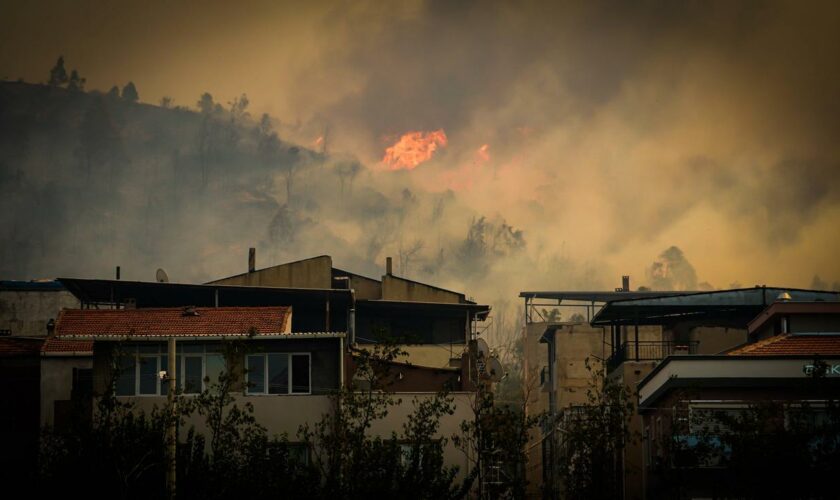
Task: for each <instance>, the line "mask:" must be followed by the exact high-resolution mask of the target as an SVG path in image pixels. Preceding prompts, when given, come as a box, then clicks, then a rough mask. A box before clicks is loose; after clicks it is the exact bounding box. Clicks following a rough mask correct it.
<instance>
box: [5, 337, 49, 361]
mask: <svg viewBox="0 0 840 500" xmlns="http://www.w3.org/2000/svg"><path fill="white" fill-rule="evenodd" d="M43 342H44V339H32V338H22V337H0V357H3V358H7V357H18V356H37V355H38V352H39V351H40V350H41V344H42V343H43Z"/></svg>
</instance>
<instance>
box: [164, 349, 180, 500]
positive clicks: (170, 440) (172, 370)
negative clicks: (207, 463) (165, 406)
mask: <svg viewBox="0 0 840 500" xmlns="http://www.w3.org/2000/svg"><path fill="white" fill-rule="evenodd" d="M176 355H177V352H176V349H175V337H169V366H167V368H166V375H167V378H168V379H169V380H168V381H169V394H168V395H167V398H166V399H167V402H168V403H169V410H170V414H169V425H168V426H167V429H166V445H167V446H166V448H167V455H168V457H167V458H168V462H169V464H168V465H169V467H168V469H167V471H166V489H167V493H168V497H169V499H170V500H173V499H174V498H175V497H176V496H177V495H176V494H177V483H176V477H175V476H176V472H177V470H178V469H177V464H176V461H175V458H176V456H177V450H178V406H177V405H178V402H177V400H176V399H175V391H176V390H177V386H178V384H177V381H176V380H175V374H176V373H177V371H176Z"/></svg>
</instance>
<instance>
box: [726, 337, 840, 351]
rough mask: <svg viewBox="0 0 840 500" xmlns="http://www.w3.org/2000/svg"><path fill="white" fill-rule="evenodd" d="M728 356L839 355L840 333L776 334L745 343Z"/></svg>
mask: <svg viewBox="0 0 840 500" xmlns="http://www.w3.org/2000/svg"><path fill="white" fill-rule="evenodd" d="M727 354H728V355H729V356H812V355H814V354H818V355H821V356H840V335H795V334H794V335H791V334H788V335H776V336H774V337H770V338H767V339H764V340H759V341H758V342H755V343H753V344H747V345H745V346H743V347H739V348H737V349H735V350H733V351H729V352H728V353H727Z"/></svg>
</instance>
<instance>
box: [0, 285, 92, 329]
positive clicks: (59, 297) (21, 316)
mask: <svg viewBox="0 0 840 500" xmlns="http://www.w3.org/2000/svg"><path fill="white" fill-rule="evenodd" d="M75 307H79V300H78V299H77V298H76V297H74V296H73V294H72V293H70V292H69V291H68V290H67V289H65V288H64V286H62V284H61V283H60V282H58V281H56V280H33V281H8V280H7V281H0V336H14V337H46V336H47V324H48V323H49V321H50V320H51V319H52V320H54V319H55V318H56V316H57V315H58V311H60V310H62V309H64V308H75Z"/></svg>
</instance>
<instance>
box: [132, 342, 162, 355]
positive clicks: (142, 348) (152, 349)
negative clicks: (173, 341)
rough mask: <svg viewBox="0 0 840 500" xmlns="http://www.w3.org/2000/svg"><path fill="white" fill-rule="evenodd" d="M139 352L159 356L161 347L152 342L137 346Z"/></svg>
mask: <svg viewBox="0 0 840 500" xmlns="http://www.w3.org/2000/svg"><path fill="white" fill-rule="evenodd" d="M137 352H139V353H140V354H157V353H159V352H160V345H159V344H153V343H151V342H143V343H141V344H140V345H138V346H137Z"/></svg>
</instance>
